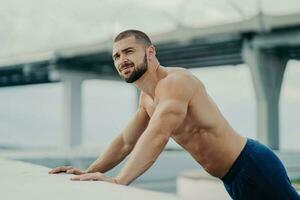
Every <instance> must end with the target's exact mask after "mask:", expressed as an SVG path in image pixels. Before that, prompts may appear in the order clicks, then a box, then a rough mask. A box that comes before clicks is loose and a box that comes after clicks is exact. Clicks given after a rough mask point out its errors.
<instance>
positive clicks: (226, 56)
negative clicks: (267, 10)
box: [0, 13, 300, 150]
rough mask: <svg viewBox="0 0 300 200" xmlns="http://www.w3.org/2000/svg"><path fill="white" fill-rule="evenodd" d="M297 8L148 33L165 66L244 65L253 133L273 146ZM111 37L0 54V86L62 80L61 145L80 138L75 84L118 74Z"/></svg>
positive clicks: (299, 26) (298, 25)
mask: <svg viewBox="0 0 300 200" xmlns="http://www.w3.org/2000/svg"><path fill="white" fill-rule="evenodd" d="M299 19H300V13H294V14H286V15H281V16H269V15H266V14H263V13H258V14H257V15H255V16H253V17H251V18H247V19H245V20H242V21H237V22H232V23H226V24H222V25H216V26H211V27H205V28H191V27H180V28H178V29H176V30H173V31H171V32H167V33H161V34H158V35H151V37H152V38H153V41H154V43H155V44H156V47H157V52H158V55H157V56H158V59H159V60H160V62H161V64H162V65H165V66H182V67H186V68H196V67H211V66H224V65H239V64H242V63H245V64H247V65H248V66H249V68H250V71H251V75H252V79H253V83H254V86H255V92H256V100H257V136H258V138H259V140H260V141H262V142H263V143H265V144H267V145H268V146H269V147H271V148H272V149H275V150H278V149H279V112H278V105H279V97H280V91H281V85H282V79H283V75H284V72H285V69H286V64H287V62H288V61H289V60H291V59H296V60H299V59H300V22H299ZM111 46H112V41H111V38H108V39H107V40H105V41H104V42H100V43H96V44H94V45H87V46H83V45H81V46H77V47H70V48H63V49H56V50H54V51H49V52H41V53H38V54H29V55H20V56H14V57H7V58H1V59H0V87H8V86H18V85H27V84H41V83H51V82H59V81H63V82H64V83H65V91H66V92H65V102H66V108H65V113H66V116H67V117H66V119H65V124H66V127H67V129H66V131H65V146H67V147H69V148H74V147H76V146H79V145H80V144H81V121H82V120H81V112H82V111H81V87H80V86H81V84H82V81H84V80H87V79H95V78H97V79H98V78H99V79H110V80H120V79H119V77H118V74H117V72H116V70H115V69H114V66H113V63H112V60H111Z"/></svg>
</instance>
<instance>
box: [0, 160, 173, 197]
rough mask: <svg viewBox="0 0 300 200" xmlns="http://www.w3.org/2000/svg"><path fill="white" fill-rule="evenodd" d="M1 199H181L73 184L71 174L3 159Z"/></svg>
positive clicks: (110, 186) (0, 163)
mask: <svg viewBox="0 0 300 200" xmlns="http://www.w3.org/2000/svg"><path fill="white" fill-rule="evenodd" d="M0 166H1V170H0V177H1V181H0V188H1V194H0V197H1V199H11V200H15V199H23V200H27V199H28V200H29V199H30V200H35V199H43V200H54V199H55V200H59V199H62V200H65V199H72V200H77V199H105V200H120V199H124V200H127V199H128V200H135V199H138V200H140V199H143V200H147V199H149V200H153V199H155V200H178V198H177V197H176V195H172V194H164V193H159V192H152V191H147V190H142V189H136V188H133V187H130V186H122V185H115V184H110V183H105V182H98V181H87V182H86V181H85V182H80V181H70V177H71V175H67V174H57V175H56V174H55V175H53V174H52V175H50V174H48V171H49V170H50V169H49V168H47V167H42V166H38V165H33V164H29V163H24V162H20V161H11V160H5V159H0Z"/></svg>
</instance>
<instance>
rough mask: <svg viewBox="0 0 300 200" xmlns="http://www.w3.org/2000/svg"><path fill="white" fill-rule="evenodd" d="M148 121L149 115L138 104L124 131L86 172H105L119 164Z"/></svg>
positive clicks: (130, 149)
mask: <svg viewBox="0 0 300 200" xmlns="http://www.w3.org/2000/svg"><path fill="white" fill-rule="evenodd" d="M148 122H149V117H148V115H147V113H146V111H145V109H144V108H143V106H140V107H139V109H138V110H137V112H136V113H135V114H134V116H133V117H132V119H131V120H130V121H129V123H128V125H127V126H126V128H125V129H124V131H122V133H121V134H120V135H119V136H117V137H116V138H115V139H114V140H113V142H112V143H111V144H110V145H109V146H108V148H107V149H106V150H105V151H104V153H103V154H102V155H101V156H99V158H98V159H97V160H95V161H94V162H93V163H92V164H91V165H90V166H89V167H88V169H87V170H86V172H88V173H91V172H101V173H105V172H107V171H108V170H110V169H112V168H113V167H115V166H116V165H117V164H119V163H120V162H121V161H122V160H123V159H124V158H125V157H126V156H127V155H128V154H129V153H130V152H131V151H132V149H133V147H134V145H135V144H136V141H137V140H138V138H139V137H140V135H141V134H142V133H143V131H144V130H145V128H146V126H147V124H148Z"/></svg>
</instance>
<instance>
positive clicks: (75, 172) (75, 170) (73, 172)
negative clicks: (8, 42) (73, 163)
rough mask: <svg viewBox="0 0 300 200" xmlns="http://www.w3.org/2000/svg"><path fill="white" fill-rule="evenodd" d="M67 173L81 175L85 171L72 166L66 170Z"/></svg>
mask: <svg viewBox="0 0 300 200" xmlns="http://www.w3.org/2000/svg"><path fill="white" fill-rule="evenodd" d="M66 173H67V174H75V175H80V174H84V172H83V171H81V170H80V169H77V168H72V169H69V170H67V171H66Z"/></svg>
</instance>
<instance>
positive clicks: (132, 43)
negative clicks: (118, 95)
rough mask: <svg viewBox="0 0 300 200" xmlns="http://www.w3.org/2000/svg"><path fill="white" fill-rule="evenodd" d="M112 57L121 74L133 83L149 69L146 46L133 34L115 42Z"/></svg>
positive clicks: (128, 81)
mask: <svg viewBox="0 0 300 200" xmlns="http://www.w3.org/2000/svg"><path fill="white" fill-rule="evenodd" d="M112 57H113V60H114V65H115V67H116V69H117V71H118V73H119V75H120V76H121V78H123V79H124V80H125V81H126V82H127V83H133V82H134V81H136V80H138V79H139V78H140V77H141V76H142V75H143V74H144V73H145V72H146V71H147V68H148V65H147V55H146V47H145V45H143V44H141V43H139V42H137V41H136V39H135V38H134V37H133V36H131V37H127V38H124V39H122V40H120V41H118V42H115V43H114V45H113V54H112Z"/></svg>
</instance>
